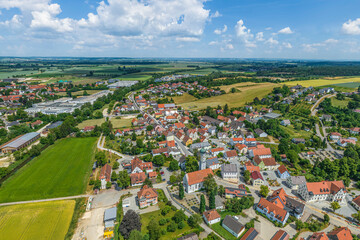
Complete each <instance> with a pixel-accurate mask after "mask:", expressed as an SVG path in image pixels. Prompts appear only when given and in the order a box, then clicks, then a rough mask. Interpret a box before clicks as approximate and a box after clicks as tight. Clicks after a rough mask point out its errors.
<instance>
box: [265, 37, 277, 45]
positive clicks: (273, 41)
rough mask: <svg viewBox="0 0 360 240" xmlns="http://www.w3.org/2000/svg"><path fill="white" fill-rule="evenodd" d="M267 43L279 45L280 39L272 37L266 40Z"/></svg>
mask: <svg viewBox="0 0 360 240" xmlns="http://www.w3.org/2000/svg"><path fill="white" fill-rule="evenodd" d="M265 43H267V44H270V45H278V44H279V41H278V40H276V39H274V38H272V37H271V38H269V39H268V40H266V42H265Z"/></svg>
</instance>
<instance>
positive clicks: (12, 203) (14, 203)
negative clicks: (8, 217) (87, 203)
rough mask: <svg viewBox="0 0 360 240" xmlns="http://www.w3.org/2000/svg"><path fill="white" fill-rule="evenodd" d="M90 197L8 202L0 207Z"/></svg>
mask: <svg viewBox="0 0 360 240" xmlns="http://www.w3.org/2000/svg"><path fill="white" fill-rule="evenodd" d="M90 196H91V195H87V194H84V195H76V196H69V197H60V198H48V199H40V200H30V201H20V202H9V203H0V206H10V205H18V204H27V203H39V202H51V201H58V200H69V199H75V198H87V197H90Z"/></svg>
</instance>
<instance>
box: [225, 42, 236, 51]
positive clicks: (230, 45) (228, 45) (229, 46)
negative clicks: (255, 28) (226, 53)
mask: <svg viewBox="0 0 360 240" xmlns="http://www.w3.org/2000/svg"><path fill="white" fill-rule="evenodd" d="M225 49H228V50H232V49H234V46H233V45H232V44H231V43H228V44H226V45H225Z"/></svg>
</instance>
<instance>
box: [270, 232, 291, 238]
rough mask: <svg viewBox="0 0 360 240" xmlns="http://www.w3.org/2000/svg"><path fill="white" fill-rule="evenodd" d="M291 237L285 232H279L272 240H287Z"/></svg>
mask: <svg viewBox="0 0 360 240" xmlns="http://www.w3.org/2000/svg"><path fill="white" fill-rule="evenodd" d="M289 238H290V236H289V234H288V233H287V232H285V231H284V230H281V229H280V230H279V231H277V232H276V233H275V235H274V236H273V237H272V238H271V240H287V239H289Z"/></svg>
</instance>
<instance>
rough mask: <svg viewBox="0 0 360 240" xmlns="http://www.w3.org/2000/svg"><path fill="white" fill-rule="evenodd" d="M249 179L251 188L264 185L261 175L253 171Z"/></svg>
mask: <svg viewBox="0 0 360 240" xmlns="http://www.w3.org/2000/svg"><path fill="white" fill-rule="evenodd" d="M250 178H251V183H252V185H253V186H261V185H264V183H265V181H264V178H263V177H262V175H261V173H260V172H258V171H253V172H252V173H251V174H250Z"/></svg>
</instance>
